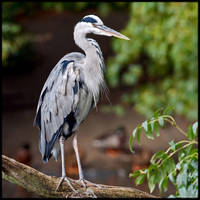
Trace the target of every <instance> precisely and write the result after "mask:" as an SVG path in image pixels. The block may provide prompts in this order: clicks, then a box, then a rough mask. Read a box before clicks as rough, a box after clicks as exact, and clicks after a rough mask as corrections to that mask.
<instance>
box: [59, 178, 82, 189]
mask: <svg viewBox="0 0 200 200" xmlns="http://www.w3.org/2000/svg"><path fill="white" fill-rule="evenodd" d="M64 180H65V181H66V182H67V184H68V185H69V187H70V188H71V189H72V191H73V192H75V193H78V192H77V191H76V190H75V189H74V187H73V186H72V184H71V183H70V181H69V179H68V178H67V177H66V176H64V177H61V178H60V181H59V183H58V185H57V187H56V191H58V188H59V187H60V185H61V184H62V182H63V181H64Z"/></svg>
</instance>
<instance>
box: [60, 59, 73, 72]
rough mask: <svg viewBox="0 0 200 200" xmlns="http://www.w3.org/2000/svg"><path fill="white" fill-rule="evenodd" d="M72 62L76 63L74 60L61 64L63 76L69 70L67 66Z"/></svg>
mask: <svg viewBox="0 0 200 200" xmlns="http://www.w3.org/2000/svg"><path fill="white" fill-rule="evenodd" d="M70 62H74V61H73V60H64V61H62V62H61V70H62V74H64V73H65V70H66V69H67V66H68V64H69V63H70Z"/></svg>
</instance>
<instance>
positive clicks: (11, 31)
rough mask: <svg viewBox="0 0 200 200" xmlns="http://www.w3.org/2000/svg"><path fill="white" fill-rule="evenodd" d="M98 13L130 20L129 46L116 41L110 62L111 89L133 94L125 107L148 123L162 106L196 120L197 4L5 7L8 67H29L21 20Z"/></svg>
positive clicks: (4, 60)
mask: <svg viewBox="0 0 200 200" xmlns="http://www.w3.org/2000/svg"><path fill="white" fill-rule="evenodd" d="M93 8H95V9H98V11H99V13H100V16H103V15H109V12H110V10H111V9H113V10H121V9H123V10H127V11H128V12H129V14H130V19H129V21H128V24H127V26H126V28H125V30H124V31H123V33H124V34H125V35H127V36H128V37H129V38H130V41H129V42H124V41H122V40H115V39H113V42H112V48H113V50H114V52H115V56H114V57H112V58H109V59H108V60H106V63H107V71H106V78H107V81H108V83H109V86H110V87H114V88H117V87H122V86H124V87H128V88H131V90H132V92H126V93H124V94H123V95H122V97H121V100H122V102H125V103H127V104H128V105H131V106H133V107H134V108H135V109H136V110H137V111H138V112H140V113H142V114H144V115H145V116H146V117H149V116H151V115H152V113H153V111H155V110H156V109H158V108H160V107H162V106H165V105H174V106H175V111H176V112H177V114H180V115H183V116H184V117H186V118H187V119H189V120H196V119H197V99H198V97H197V78H198V75H197V74H198V62H197V40H198V37H197V24H198V18H197V14H198V11H197V9H198V3H194V2H193V3H187V2H174V3H153V2H148V3H147V2H145V3H139V2H137V3H130V2H125V3H123V2H117V3H115V2H113V3H89V2H75V3H73V2H67V3H64V2H57V3H55V2H53V3H52V2H42V3H20V2H18V3H17V2H16V3H11V2H6V3H3V12H2V15H3V24H2V33H3V34H2V64H3V67H8V66H14V65H15V64H16V63H15V62H19V60H20V61H21V62H29V63H30V59H31V58H30V57H29V56H28V55H30V54H29V53H28V52H29V51H31V49H30V48H29V40H30V39H29V38H28V36H27V35H26V34H25V33H24V30H22V29H21V27H20V25H19V24H18V23H17V20H16V19H17V17H18V16H20V15H23V14H25V15H31V14H33V13H34V12H37V11H38V10H43V11H44V10H54V11H57V12H62V11H64V10H70V11H72V12H80V11H84V10H87V9H93ZM18 66H20V65H18ZM117 109H118V110H119V106H118V107H117ZM120 110H122V109H120Z"/></svg>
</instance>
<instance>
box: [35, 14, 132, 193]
mask: <svg viewBox="0 0 200 200" xmlns="http://www.w3.org/2000/svg"><path fill="white" fill-rule="evenodd" d="M88 33H94V34H97V35H104V36H115V37H118V38H121V39H125V40H129V38H128V37H126V36H124V35H122V34H121V33H119V32H117V31H115V30H113V29H111V28H109V27H107V26H105V25H104V24H103V22H102V21H101V19H100V18H99V17H97V16H95V15H87V16H85V17H83V19H81V20H80V21H79V22H78V23H77V24H76V26H75V28H74V40H75V43H76V45H77V46H79V47H80V48H81V49H82V50H83V51H84V54H82V53H78V52H72V53H69V54H66V55H65V56H64V57H63V58H61V59H60V60H59V61H58V63H57V64H56V66H55V67H54V68H53V70H52V71H51V73H50V74H49V76H48V78H47V80H46V82H45V84H44V86H43V88H42V91H41V94H40V97H39V101H38V105H37V111H36V116H35V120H34V125H36V126H37V127H38V128H39V129H40V138H39V150H40V152H41V154H42V159H43V160H44V162H48V160H49V159H50V157H51V156H52V155H53V157H54V158H55V160H58V156H59V155H60V154H61V161H62V177H61V178H60V181H59V183H58V185H57V188H56V190H57V189H58V188H59V186H60V184H61V183H62V182H63V180H65V181H66V182H67V183H68V184H69V186H70V187H71V189H72V190H73V191H75V189H74V188H73V187H72V185H71V183H70V179H69V178H68V177H67V176H66V171H65V157H64V141H65V140H66V139H67V138H69V137H70V136H71V135H72V133H74V132H75V131H76V130H77V128H78V127H79V125H80V124H81V122H83V120H84V119H85V118H86V116H87V115H88V112H89V111H90V110H91V109H92V108H93V107H96V105H97V102H98V100H99V96H100V92H102V91H105V89H106V84H105V81H104V68H105V66H104V60H103V56H102V52H101V49H100V47H99V45H98V43H97V42H96V41H95V40H94V39H91V38H87V37H86V35H87V34H88ZM73 148H74V151H75V154H76V159H77V163H78V172H79V180H78V181H80V183H81V184H82V185H83V186H84V187H86V185H85V183H88V184H89V181H86V180H85V179H84V177H83V172H82V168H81V163H80V158H79V154H78V147H77V136H76V135H75V136H74V139H73Z"/></svg>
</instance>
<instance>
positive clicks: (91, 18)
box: [75, 15, 129, 40]
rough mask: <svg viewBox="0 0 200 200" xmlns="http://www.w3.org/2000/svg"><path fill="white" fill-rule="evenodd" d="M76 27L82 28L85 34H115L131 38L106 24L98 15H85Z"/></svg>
mask: <svg viewBox="0 0 200 200" xmlns="http://www.w3.org/2000/svg"><path fill="white" fill-rule="evenodd" d="M76 28H78V29H79V31H80V30H81V32H83V33H84V34H87V33H94V34H97V35H105V36H114V37H117V38H121V39H125V40H129V38H128V37H126V36H125V35H122V34H121V33H119V32H117V31H115V30H113V29H111V28H109V27H107V26H105V25H104V24H103V22H102V21H101V19H100V18H99V17H97V16H96V15H87V16H85V17H83V19H81V21H80V22H79V23H78V24H77V25H76V27H75V29H76Z"/></svg>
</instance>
